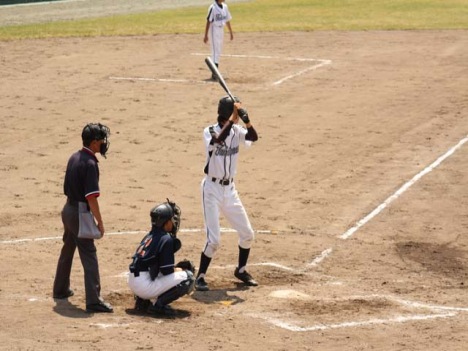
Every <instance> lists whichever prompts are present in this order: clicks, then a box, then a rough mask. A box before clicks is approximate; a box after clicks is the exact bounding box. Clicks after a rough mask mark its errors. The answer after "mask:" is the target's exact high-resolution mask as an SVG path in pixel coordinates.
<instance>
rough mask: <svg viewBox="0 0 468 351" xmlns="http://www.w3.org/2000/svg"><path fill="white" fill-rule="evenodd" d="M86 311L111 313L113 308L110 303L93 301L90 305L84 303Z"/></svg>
mask: <svg viewBox="0 0 468 351" xmlns="http://www.w3.org/2000/svg"><path fill="white" fill-rule="evenodd" d="M86 312H89V313H96V312H97V313H99V312H107V313H112V312H114V308H113V307H112V306H111V304H110V303H107V302H104V301H100V302H98V303H93V304H91V305H86Z"/></svg>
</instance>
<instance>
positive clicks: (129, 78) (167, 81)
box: [109, 76, 213, 84]
mask: <svg viewBox="0 0 468 351" xmlns="http://www.w3.org/2000/svg"><path fill="white" fill-rule="evenodd" d="M109 79H111V80H131V81H143V82H145V81H147V82H163V83H164V82H165V83H189V84H212V83H213V82H212V81H205V80H193V79H169V78H146V77H113V76H112V77H109Z"/></svg>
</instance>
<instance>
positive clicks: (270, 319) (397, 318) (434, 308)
mask: <svg viewBox="0 0 468 351" xmlns="http://www.w3.org/2000/svg"><path fill="white" fill-rule="evenodd" d="M270 296H272V297H277V298H295V299H300V300H304V299H307V296H306V295H304V294H303V293H297V294H293V293H291V292H290V291H288V292H287V293H284V294H283V293H282V291H276V292H273V293H272V294H270ZM309 299H311V298H310V297H309ZM377 299H380V300H387V301H392V302H394V303H397V304H399V305H401V306H403V307H406V308H410V309H413V310H426V311H428V313H414V314H405V315H395V313H391V314H392V315H391V316H389V317H388V318H371V319H367V320H351V321H345V322H337V323H326V324H325V323H324V324H314V325H305V323H304V321H299V320H298V318H297V316H295V317H292V318H290V319H288V320H286V319H285V318H284V316H285V314H284V313H283V314H282V315H281V316H278V315H277V314H273V313H248V314H247V315H248V316H250V317H254V318H258V319H262V320H264V321H266V322H267V323H270V324H272V325H274V326H276V327H278V328H282V329H286V330H288V331H292V332H314V331H323V330H331V329H343V328H359V327H368V326H374V325H379V324H386V325H389V324H397V323H405V322H414V321H426V320H432V319H440V318H451V317H455V316H457V315H458V314H459V313H460V312H468V308H464V307H447V306H439V305H429V304H425V303H421V302H414V301H410V300H405V299H401V298H398V297H395V296H392V295H367V296H350V297H348V298H347V299H333V300H332V299H327V300H330V301H334V302H336V301H339V300H341V301H343V300H348V301H349V300H367V301H372V300H377ZM327 300H323V301H327ZM420 312H422V311H420Z"/></svg>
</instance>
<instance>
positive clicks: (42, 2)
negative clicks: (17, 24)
mask: <svg viewBox="0 0 468 351" xmlns="http://www.w3.org/2000/svg"><path fill="white" fill-rule="evenodd" d="M81 1H86V0H60V1H41V2H28V3H23V4H10V5H2V6H1V8H8V7H19V6H38V5H55V4H65V3H67V2H81Z"/></svg>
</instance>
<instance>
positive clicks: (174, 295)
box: [156, 271, 195, 306]
mask: <svg viewBox="0 0 468 351" xmlns="http://www.w3.org/2000/svg"><path fill="white" fill-rule="evenodd" d="M185 273H187V279H185V280H183V281H181V282H180V283H179V284H177V285H176V286H174V287H173V288H171V289H169V290H168V291H166V292H164V293H162V294H161V295H159V297H158V299H157V300H156V303H158V304H159V305H162V306H164V305H168V304H170V303H171V302H173V301H175V300H177V299H178V298H179V297H182V296H184V295H187V294H190V293H191V292H192V291H193V288H194V286H195V278H194V277H193V274H192V272H190V271H185Z"/></svg>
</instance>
